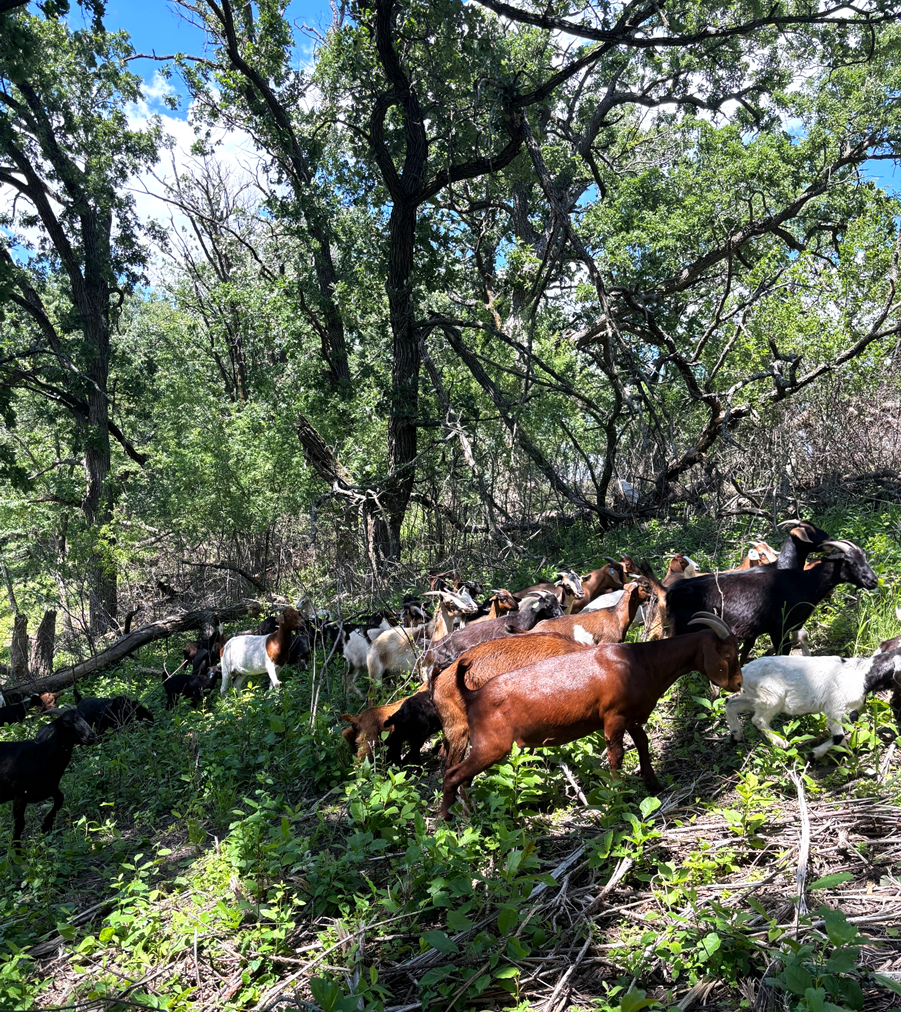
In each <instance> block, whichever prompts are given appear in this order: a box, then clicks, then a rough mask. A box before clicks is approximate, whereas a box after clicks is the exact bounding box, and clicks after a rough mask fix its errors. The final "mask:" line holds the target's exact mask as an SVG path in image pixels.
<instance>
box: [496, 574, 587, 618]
mask: <svg viewBox="0 0 901 1012" xmlns="http://www.w3.org/2000/svg"><path fill="white" fill-rule="evenodd" d="M539 592H545V593H549V594H553V595H554V596H555V597H556V598H557V600H558V601H559V602H560V607H561V608H562V609H563V614H564V615H568V614H569V613H570V612H571V611H572V608H573V606H574V604H575V602H576V601H581V600H582V598H583V597H584V592H583V590H582V578H581V577H580V576H578V574H576V573H574V572H573V571H572V570H571V569H568V570H566V572H560V573H558V574H557V580H556V582H555V583H549V582H547V581H544V582H542V583H535V584H533V585H532V586H531V587H524V588H523V589H522V590H517V591H515V592H514V594H513V596H514V597H515V598H516V599H517V600H518V601H522V600H523V599H524V598H527V597H531V596H532V595H534V594H537V593H539Z"/></svg>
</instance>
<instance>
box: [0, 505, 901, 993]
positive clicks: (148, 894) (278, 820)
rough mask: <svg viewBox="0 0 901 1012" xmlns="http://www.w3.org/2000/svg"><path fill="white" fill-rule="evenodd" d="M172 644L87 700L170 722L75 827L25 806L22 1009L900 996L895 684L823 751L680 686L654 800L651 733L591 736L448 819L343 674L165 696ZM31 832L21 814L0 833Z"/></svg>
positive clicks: (859, 648)
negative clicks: (365, 747) (402, 764)
mask: <svg viewBox="0 0 901 1012" xmlns="http://www.w3.org/2000/svg"><path fill="white" fill-rule="evenodd" d="M892 522H894V520H893V521H892ZM835 526H836V535H835V536H845V537H854V536H855V535H856V534H857V532H856V531H855V530H854V529H848V528H845V529H842V528H841V527H839V525H835ZM880 536H881V535H880ZM858 537H859V535H858ZM874 538H875V535H874ZM886 543H887V542H886ZM865 547H867V546H865ZM869 550H871V555H872V556H875V552H873V551H872V549H869ZM886 551H887V550H886ZM888 568H889V565H888V563H887V562H886V563H885V564H884V569H888ZM896 597H897V594H896V591H895V590H894V589H893V587H892V585H891V583H890V581H886V582H884V583H883V584H882V586H881V587H880V588H879V589H878V590H877V591H874V592H871V593H869V594H859V593H857V592H850V591H847V592H845V591H841V592H839V593H837V594H836V595H835V599H834V600H833V601H832V602H831V603H830V604H829V605H828V606H823V608H822V610H821V611H818V618H817V621H816V622H815V623H813V624H812V628H811V639H812V643H813V644H814V649H815V651H816V652H820V653H829V652H839V651H840V652H842V653H846V654H849V655H850V654H856V655H863V654H866V653H868V652H872V650H873V649H874V648H875V646H876V644H878V643H879V642H880V640H882V639H885V638H887V637H888V636H890V635H895V634H897V631H898V628H897V626H898V619H897V618H896V617H895V611H894V606H895V603H896ZM165 646H166V648H167V650H161V649H159V648H157V649H152V648H147V649H145V650H144V651H142V652H141V654H140V655H139V656H136V657H135V658H133V659H132V660H130V661H128V662H126V663H124V664H122V665H121V666H119V667H118V668H116V669H112V670H109V671H107V672H105V673H103V675H101V676H98V677H96V678H94V679H92V680H91V681H90V683H89V684H85V685H81V686H80V688H81V690H82V692H83V693H85V694H87V693H88V692H89V691H90V692H91V693H92V694H95V695H98V696H109V695H115V694H117V693H120V692H125V693H127V694H128V695H131V696H134V697H136V698H140V699H141V700H142V701H143V702H144V703H145V705H147V706H148V707H149V708H150V709H151V711H153V712H154V714H155V715H156V720H155V722H154V724H153V725H152V726H150V727H143V726H135V727H131V728H129V729H127V730H125V731H123V732H122V733H119V734H108V735H106V736H105V737H104V739H103V740H102V741H101V742H100V744H98V745H97V746H95V747H90V748H79V749H77V750H76V753H75V756H74V758H73V761H72V764H71V766H70V768H69V769H68V770H67V772H66V774H65V776H64V778H63V781H62V789H63V791H64V792H65V795H66V803H65V805H64V806H63V808H62V810H61V811H60V812H59V814H58V816H57V823H56V829H55V830H54V832H53V833H52V834H51V835H50V836H47V837H45V836H42V835H41V834H40V832H39V829H38V827H39V824H40V818H41V811H42V809H41V806H33V807H30V808H29V809H28V812H27V816H26V838H25V846H24V851H23V853H22V855H21V856H16V855H15V854H14V852H13V851H12V849H11V848H10V849H8V850H7V851H6V852H5V854H4V855H3V856H2V857H0V943H2V951H3V952H4V954H5V958H4V959H3V960H0V1009H2V1010H13V1009H15V1010H17V1012H18V1010H26V1009H38V1008H39V1009H42V1010H45V1012H50V1010H53V1009H67V1010H68V1009H78V1010H93V1009H97V1010H99V1009H105V1010H112V1012H124V1010H125V1009H131V1008H135V1007H138V1008H156V1009H167V1010H171V1012H207V1010H209V1012H214V1010H215V1012H231V1010H235V1012H237V1010H251V1009H252V1010H257V1012H263V1010H267V1009H276V1008H283V1009H292V1008H297V1009H305V1010H307V1012H315V1010H321V1012H352V1010H353V1012H358V1010H361V1012H414V1010H416V1009H420V1008H422V1009H426V1010H429V1012H431V1010H440V1012H467V1010H474V1012H488V1010H494V1009H497V1010H501V1009H509V1010H514V1012H527V1010H534V1012H566V1010H578V1012H639V1010H642V1009H650V1010H652V1012H654V1010H659V1012H674V1010H676V1009H678V1010H681V1012H684V1010H687V1009H690V1008H697V1009H701V1008H706V1009H709V1010H715V1012H735V1010H737V1009H748V1010H755V1012H764V1010H766V1012H783V1010H787V1012H796V1010H797V1012H835V1010H839V1012H842V1010H851V1012H857V1010H862V1012H882V1010H883V1009H897V1008H901V876H899V874H898V868H899V867H901V747H899V743H898V741H897V740H896V739H897V735H898V733H899V728H898V724H897V719H896V716H895V714H894V713H893V712H892V710H891V707H890V705H889V701H888V700H887V699H885V698H879V697H875V698H872V699H871V700H870V701H869V702H868V704H867V706H866V708H865V710H864V711H863V712H862V713H861V716H860V719H859V720H858V721H857V722H856V723H855V724H854V725H853V726H850V725H849V726H848V730H849V737H848V738H847V739H846V745H845V746H844V747H840V748H835V749H833V750H832V751H830V752H829V753H828V754H827V755H826V756H825V757H824V758H823V759H821V760H820V761H818V762H817V763H814V764H808V763H807V762H806V761H805V755H806V752H807V749H808V748H809V746H810V743H811V741H812V740H816V741H821V740H823V738H824V737H825V734H826V732H825V729H824V726H823V721H822V718H821V717H817V716H812V717H803V718H797V719H793V720H785V721H780V720H778V719H777V721H775V722H774V726H775V727H776V729H777V730H778V731H779V733H780V734H782V735H783V736H785V737H786V738H787V739H788V741H789V744H788V747H787V748H776V747H774V746H773V745H771V744H770V743H769V742H768V741H765V740H764V739H763V738H762V737H761V736H760V734H759V733H758V732H757V731H756V730H755V729H754V728H753V727H752V726H751V725H750V723H748V724H747V725H746V730H747V734H746V739H747V740H746V741H744V742H740V743H730V742H729V740H728V731H727V728H726V724H725V715H724V702H725V697H724V696H718V695H715V694H714V692H713V691H712V689H711V687H710V686H709V684H708V683H707V681H706V680H705V679H703V678H702V677H701V676H699V675H691V676H687V677H685V678H683V679H680V681H679V682H677V683H676V685H675V686H673V688H672V689H671V690H670V691H669V692H668V693H667V695H666V696H665V697H664V698H663V700H661V702H660V704H659V705H658V707H657V709H656V710H655V711H654V713H653V714H652V716H651V719H650V721H649V724H648V732H649V735H650V738H651V745H652V756H653V761H654V766H655V769H656V770H657V772H658V775H659V776H660V778H661V780H662V782H663V783H664V785H665V787H666V790H665V791H664V792H662V793H661V795H660V797H659V798H652V797H649V796H648V795H647V792H646V791H645V789H644V787H643V786H642V784H641V781H640V780H639V778H638V777H637V775H636V774H637V755H636V753H635V751H634V749H630V750H629V751H627V753H626V760H625V775H624V776H623V777H622V779H620V780H615V779H613V778H611V776H610V774H609V771H608V769H607V760H606V751H605V748H604V743H603V740H602V739H601V737H600V736H589V737H588V738H584V739H580V740H579V741H576V742H572V743H571V744H569V745H567V746H564V747H562V748H557V749H536V750H526V749H521V750H520V749H514V752H513V754H511V756H510V757H508V760H507V761H506V762H504V763H501V764H498V765H496V766H494V767H492V768H491V769H490V770H488V771H486V772H485V773H484V774H482V775H480V776H479V777H477V778H476V781H475V783H474V785H473V788H472V791H471V797H470V811H469V812H468V813H465V812H458V813H457V814H456V815H455V818H454V819H453V820H452V821H450V822H449V823H445V822H443V821H440V820H438V819H436V817H435V813H436V810H437V805H438V800H439V788H440V784H441V776H440V769H439V760H438V757H437V756H436V755H434V754H430V755H429V758H428V759H427V762H426V765H425V767H424V768H423V769H422V770H421V771H419V770H409V769H403V770H397V769H391V768H389V767H386V765H385V763H384V760H383V758H382V757H381V756H380V755H377V756H376V759H375V761H374V763H371V764H370V763H369V762H366V763H364V764H355V763H354V762H353V759H352V756H351V753H350V751H349V750H348V749H347V746H346V744H345V742H344V740H343V738H342V737H341V734H340V732H341V728H342V726H343V725H342V722H341V720H340V715H341V714H342V713H343V712H344V711H346V710H354V709H360V708H361V707H360V705H359V701H358V700H355V699H353V698H347V697H346V696H345V694H344V690H343V688H342V679H341V674H342V670H341V669H342V668H343V662H342V663H341V664H339V665H336V664H334V663H333V664H332V665H330V666H329V667H324V666H323V664H322V655H321V654H320V655H318V656H317V659H316V663H315V664H314V665H312V666H311V668H310V669H309V670H306V671H302V672H296V673H294V672H287V671H286V672H285V673H284V675H283V682H284V686H283V688H282V689H281V690H280V691H279V692H271V691H269V692H266V691H264V690H263V687H262V685H260V684H259V683H258V684H256V685H253V684H251V685H249V686H248V687H246V689H245V691H243V692H242V693H240V694H237V693H230V694H228V695H227V696H225V697H222V698H220V696H219V693H218V692H216V693H214V694H213V697H212V698H211V700H210V704H209V706H208V708H206V709H204V710H197V711H195V710H192V709H190V708H189V707H187V706H186V705H185V704H183V703H182V704H179V706H178V707H176V709H175V710H173V711H166V710H165V709H164V708H163V703H164V695H163V691H162V688H161V684H160V679H159V677H158V676H154V675H153V674H151V673H150V672H153V671H158V672H160V673H162V671H163V665H164V663H166V664H167V665H168V668H169V670H172V668H173V667H174V666H175V665H177V663H178V659H179V657H180V652H181V645H180V644H176V643H175V642H172V643H170V644H167V645H165ZM404 691H406V689H405V687H404V685H402V684H400V683H398V684H396V685H394V686H392V687H388V686H386V688H385V690H384V697H387V696H390V695H391V694H394V695H398V696H399V695H401V694H402V693H403V692H404ZM384 697H380V698H379V699H378V700H376V701H378V702H382V701H386V699H385V698H384ZM63 701H65V697H63ZM36 719H37V718H34V717H32V718H30V719H29V721H27V722H26V723H25V724H23V725H17V726H13V727H7V728H3V729H2V731H0V734H2V737H3V739H4V740H11V739H21V738H24V737H29V736H32V735H33V734H34V733H35V723H36ZM11 822H12V820H11V812H10V806H6V805H4V806H2V807H0V839H3V840H7V841H8V840H9V836H10V830H11Z"/></svg>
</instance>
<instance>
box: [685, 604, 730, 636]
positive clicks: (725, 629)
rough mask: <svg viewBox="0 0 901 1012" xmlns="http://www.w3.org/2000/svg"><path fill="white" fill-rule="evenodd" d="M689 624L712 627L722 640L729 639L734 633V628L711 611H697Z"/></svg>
mask: <svg viewBox="0 0 901 1012" xmlns="http://www.w3.org/2000/svg"><path fill="white" fill-rule="evenodd" d="M688 624H689V625H706V626H707V627H708V628H709V629H712V630H713V631H714V632H715V633H716V634H717V636H719V638H720V639H721V640H727V639H729V637H730V636H731V635H732V630H731V629H730V628H729V626H727V625H726V623H725V622H724V621H723V620H722V619H721V618H720V617H719V615H714V614H713V612H710V611H696V612H695V613H694V615H693V617H692V618H691V620H690V621H689V623H688Z"/></svg>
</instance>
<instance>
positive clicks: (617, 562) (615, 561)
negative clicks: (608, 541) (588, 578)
mask: <svg viewBox="0 0 901 1012" xmlns="http://www.w3.org/2000/svg"><path fill="white" fill-rule="evenodd" d="M604 561H605V562H609V563H610V564H611V565H613V566H621V565H622V563H621V562H620V561H619V559H611V558H610V556H609V555H605V556H604Z"/></svg>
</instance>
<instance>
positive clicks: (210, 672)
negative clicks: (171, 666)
mask: <svg viewBox="0 0 901 1012" xmlns="http://www.w3.org/2000/svg"><path fill="white" fill-rule="evenodd" d="M201 654H203V656H201ZM209 660H210V655H209V652H208V651H198V655H197V657H196V658H195V661H194V670H193V671H192V673H191V674H190V675H179V674H174V675H166V674H164V675H163V689H165V692H166V709H167V710H172V709H174V708H175V704H176V703H177V702H178V699H179V696H184V697H185V699H189V700H190V701H191V706H193V707H194V709H195V710H196V709H197V708H198V707H199V706H201V705H202V704H203V702H204V697H205V696H206V695H207V693H209V692H210V691H211V690H212V689H213V688H215V685H216V681H215V680H216V678H217V677H218V676H219V675H220V674H221V671H220V669H219V668H218V667H210V664H209Z"/></svg>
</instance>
